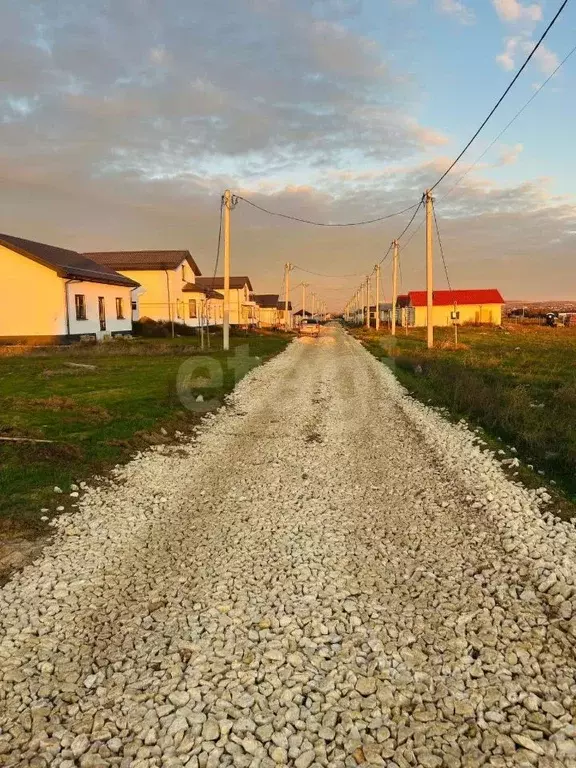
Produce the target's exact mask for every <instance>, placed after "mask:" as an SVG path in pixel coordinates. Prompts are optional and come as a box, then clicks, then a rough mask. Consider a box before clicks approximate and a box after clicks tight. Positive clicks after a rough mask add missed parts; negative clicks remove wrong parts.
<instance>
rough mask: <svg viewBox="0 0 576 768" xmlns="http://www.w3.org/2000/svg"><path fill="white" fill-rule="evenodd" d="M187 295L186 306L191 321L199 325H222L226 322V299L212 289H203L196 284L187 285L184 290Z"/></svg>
mask: <svg viewBox="0 0 576 768" xmlns="http://www.w3.org/2000/svg"><path fill="white" fill-rule="evenodd" d="M182 291H183V293H184V294H185V295H186V297H187V299H186V302H187V304H186V306H187V311H188V317H189V319H190V321H192V320H196V321H197V324H198V325H204V326H206V325H222V324H223V322H224V297H223V296H222V294H220V293H218V292H217V291H213V290H212V289H211V288H202V287H201V286H199V285H197V284H196V283H187V285H185V286H184V288H183V289H182Z"/></svg>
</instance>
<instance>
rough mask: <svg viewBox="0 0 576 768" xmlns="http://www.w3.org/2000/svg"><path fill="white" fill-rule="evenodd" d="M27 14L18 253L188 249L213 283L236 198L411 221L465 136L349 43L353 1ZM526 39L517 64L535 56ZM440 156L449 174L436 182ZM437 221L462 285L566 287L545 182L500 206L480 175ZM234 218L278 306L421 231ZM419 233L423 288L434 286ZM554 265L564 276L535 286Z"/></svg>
mask: <svg viewBox="0 0 576 768" xmlns="http://www.w3.org/2000/svg"><path fill="white" fill-rule="evenodd" d="M9 8H10V10H9V12H8V13H6V14H4V15H3V25H2V34H3V37H4V41H3V44H2V45H0V67H1V69H2V72H3V73H5V76H4V78H3V80H2V83H1V84H0V132H1V137H0V163H1V166H2V178H3V184H2V186H1V188H0V205H1V206H2V211H3V215H4V219H5V221H6V222H9V224H7V225H6V228H8V229H9V231H11V232H13V233H14V234H16V235H21V236H23V237H29V238H32V239H37V240H41V241H44V242H50V243H53V244H55V245H60V246H62V247H70V248H75V249H80V250H106V249H118V248H189V249H190V250H191V252H192V253H193V254H194V256H195V258H196V259H197V261H198V263H199V265H200V267H201V269H202V270H203V271H204V272H205V273H210V271H211V269H213V263H214V254H215V248H216V238H217V232H218V213H219V205H220V195H221V193H222V190H223V189H224V188H226V187H228V186H229V187H231V188H233V189H234V190H235V191H239V190H240V189H242V190H245V196H246V197H248V198H250V199H254V201H255V202H259V203H261V204H263V205H264V206H265V207H266V208H270V209H273V210H279V211H283V212H288V213H294V214H295V215H299V216H303V217H305V218H314V219H318V220H320V221H350V220H357V219H364V218H371V217H373V216H374V217H375V216H378V215H382V214H383V213H387V212H390V211H394V210H398V209H401V208H405V207H407V206H409V205H412V204H413V203H414V202H415V201H416V200H418V199H419V197H420V195H421V194H422V190H423V189H425V188H426V186H427V185H430V183H432V182H433V181H434V180H435V179H436V178H438V175H439V172H440V171H442V170H444V169H445V168H446V167H447V166H448V164H449V162H450V160H451V159H452V158H451V157H435V155H436V154H437V153H438V152H439V151H441V150H440V147H442V145H445V144H446V142H447V141H448V139H449V137H448V136H445V135H444V134H442V133H439V132H438V131H436V130H434V127H433V126H428V125H424V124H422V122H421V121H420V120H418V119H417V118H416V117H415V115H416V114H417V111H418V110H417V107H418V97H419V94H418V91H417V88H416V86H415V85H414V83H413V82H412V81H411V80H410V79H409V78H408V77H406V73H404V72H402V71H400V70H399V69H398V66H397V65H396V63H395V60H394V59H393V58H391V57H388V56H387V55H386V53H385V52H384V51H383V50H382V49H381V48H380V46H379V45H378V44H377V43H376V42H375V41H374V40H373V39H371V38H370V37H368V36H366V35H362V34H359V33H357V32H356V31H354V30H355V29H357V27H358V25H356V24H351V25H348V26H347V20H348V19H351V18H352V19H353V18H354V16H355V14H357V13H359V12H360V6H359V4H358V3H357V2H355V1H354V0H333V1H332V2H328V1H324V2H319V1H318V0H316V1H315V2H313V3H310V2H309V0H274V2H271V1H270V0H237V1H236V2H235V3H233V4H231V3H230V2H229V0H211V2H210V3H190V2H187V0H165V1H164V2H163V3H156V2H153V0H123V1H122V2H120V3H108V2H106V0H89V2H88V3H78V2H76V1H74V2H73V1H72V0H43V2H42V3H34V4H29V3H28V4H27V3H16V4H9ZM515 36H516V37H518V38H519V40H518V42H517V43H516V48H515V49H514V50H511V51H510V52H509V53H510V57H511V59H512V60H513V58H514V55H518V52H519V50H520V46H521V45H523V44H526V40H527V38H525V37H523V32H521V31H520V32H518V34H516V35H515ZM6 73H7V75H8V76H6ZM427 152H430V154H431V155H432V156H433V157H434V159H433V160H432V161H430V160H428V161H427V162H426V163H422V162H421V161H422V156H423V153H427ZM425 156H426V157H428V155H425ZM448 181H450V179H449V180H448ZM443 186H444V185H443ZM443 186H442V187H440V188H439V193H440V195H442V194H444V192H443ZM438 210H439V213H440V215H441V226H442V227H444V229H445V232H446V238H447V246H449V248H450V254H449V257H451V256H452V254H456V261H457V267H456V276H457V282H458V283H459V285H460V286H462V287H466V284H472V285H473V284H474V283H475V282H477V283H478V284H482V280H484V281H489V282H490V283H494V284H495V285H498V286H499V287H501V288H502V290H504V291H507V290H508V287H510V289H512V288H513V287H515V288H516V289H517V290H521V291H522V292H523V293H524V294H525V295H526V296H527V297H529V296H530V295H534V296H536V295H544V296H545V295H546V294H548V295H552V294H553V293H555V292H556V291H557V290H560V288H562V287H563V285H564V284H566V279H567V277H566V276H567V275H570V274H571V271H570V270H571V260H572V254H573V251H574V239H575V238H574V234H573V232H574V231H576V216H575V210H574V206H573V205H572V204H571V203H570V201H559V200H555V199H553V198H551V197H550V196H549V195H546V194H544V193H543V192H542V184H541V183H540V182H537V181H534V182H531V183H528V184H526V185H517V186H512V187H499V186H497V185H494V184H493V183H491V182H490V180H489V179H486V178H483V177H480V176H478V174H477V173H471V174H470V175H469V176H468V177H467V178H466V181H465V183H463V184H461V185H460V186H459V187H458V189H457V191H456V192H455V193H454V194H453V195H450V196H449V197H448V198H447V199H446V201H441V200H439V205H438ZM232 216H233V269H234V270H235V271H236V270H238V271H241V272H242V273H244V272H247V273H248V274H250V275H251V276H252V277H253V279H254V283H255V285H256V286H257V290H258V291H261V292H266V291H277V290H278V289H279V287H280V282H281V275H282V264H283V263H284V262H286V261H298V263H302V264H303V265H304V266H306V265H309V266H310V268H311V269H314V270H315V271H318V272H326V273H330V274H334V273H340V272H341V273H349V272H351V271H352V272H354V271H356V270H357V269H358V270H359V271H365V270H366V269H367V268H370V267H371V265H372V264H374V263H375V262H376V261H377V260H379V259H380V258H381V257H382V255H383V253H384V252H385V249H386V248H387V247H388V243H389V242H390V240H391V239H392V238H393V237H394V236H395V235H397V234H398V233H399V231H401V229H402V228H403V226H404V225H405V224H406V223H407V217H406V216H404V217H399V218H394V219H391V220H390V221H388V222H383V223H382V224H379V225H374V226H370V227H366V228H352V229H350V230H345V231H342V230H330V229H325V228H313V227H305V226H304V225H300V224H296V223H295V222H286V221H283V220H280V219H274V218H271V217H267V216H266V215H265V214H262V213H260V212H258V211H255V210H253V209H251V208H249V207H247V206H246V205H245V204H242V203H241V204H240V205H239V206H238V207H237V208H236V209H235V210H234V212H233V214H232ZM420 234H421V231H420V232H419V234H418V235H417V236H416V237H415V238H414V240H413V241H412V243H411V244H410V249H411V250H410V252H409V253H408V254H407V261H406V262H405V263H404V266H403V271H404V279H405V283H406V285H405V288H417V287H421V285H422V284H423V272H422V270H421V266H422V265H423V258H421V257H422V252H421V242H420ZM552 242H553V246H552V247H551V246H550V243H552ZM412 249H413V250H412ZM543 252H546V254H547V258H550V259H551V262H550V264H551V268H550V269H548V270H546V273H545V275H544V276H542V275H541V274H540V275H539V277H538V279H536V278H535V277H534V275H535V274H536V266H535V265H536V264H537V263H538V259H540V258H541V254H542V253H543ZM295 254H297V255H298V258H297V259H296V258H295ZM351 254H352V255H353V256H352V257H351ZM515 254H516V255H518V254H521V256H522V258H523V259H525V260H526V269H525V270H524V269H523V270H521V271H520V270H519V269H518V264H516V263H515V262H514V263H513V260H514V259H515V258H516V255H515ZM518 258H520V256H518ZM351 260H352V261H353V264H352V265H351ZM489 260H490V261H489ZM499 260H501V261H499ZM506 260H508V261H506ZM511 264H512V266H510V265H511ZM487 265H488V266H489V270H488V269H487ZM351 266H352V268H351ZM482 266H483V267H484V268H485V269H484V276H482V274H479V273H480V271H481V267H482ZM519 274H521V275H522V279H523V280H524V282H523V283H522V284H521V285H520V284H518V275H519ZM531 276H532V277H531ZM314 280H315V281H316V282H317V284H318V285H317V287H318V293H321V289H322V285H323V284H322V281H321V279H320V278H318V279H316V278H314ZM349 282H350V281H346V280H345V281H344V285H343V288H342V293H339V292H338V290H336V288H337V285H335V284H334V285H333V284H329V283H327V284H326V288H328V287H330V289H331V290H332V288H334V289H335V290H333V291H332V294H331V297H332V300H333V302H334V306H335V307H338V306H339V305H340V304H339V301H340V299H341V300H344V299H346V298H347V294H346V291H347V284H348V283H349ZM338 285H341V283H338ZM348 287H353V286H348ZM315 289H316V287H315ZM515 292H517V291H515Z"/></svg>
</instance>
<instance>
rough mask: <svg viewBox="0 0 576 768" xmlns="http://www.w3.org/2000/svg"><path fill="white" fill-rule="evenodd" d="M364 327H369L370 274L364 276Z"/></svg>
mask: <svg viewBox="0 0 576 768" xmlns="http://www.w3.org/2000/svg"><path fill="white" fill-rule="evenodd" d="M366 328H370V275H367V276H366Z"/></svg>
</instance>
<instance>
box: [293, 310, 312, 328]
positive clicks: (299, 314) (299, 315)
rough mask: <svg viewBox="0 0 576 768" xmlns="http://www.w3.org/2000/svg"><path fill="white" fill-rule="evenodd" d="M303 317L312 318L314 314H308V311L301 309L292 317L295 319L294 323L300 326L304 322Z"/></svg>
mask: <svg viewBox="0 0 576 768" xmlns="http://www.w3.org/2000/svg"><path fill="white" fill-rule="evenodd" d="M302 315H304V316H305V317H312V312H308V310H307V309H306V310H304V311H302V310H301V309H299V310H298V312H294V314H293V315H292V317H293V318H294V322H295V323H296V325H300V323H301V322H302Z"/></svg>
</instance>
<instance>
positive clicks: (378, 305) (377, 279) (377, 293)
mask: <svg viewBox="0 0 576 768" xmlns="http://www.w3.org/2000/svg"><path fill="white" fill-rule="evenodd" d="M376 330H377V331H379V330H380V264H376Z"/></svg>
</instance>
